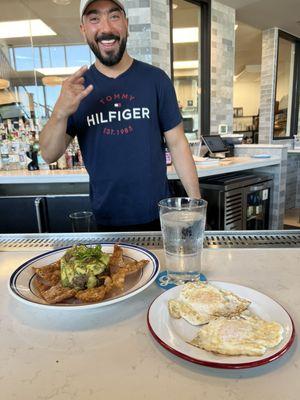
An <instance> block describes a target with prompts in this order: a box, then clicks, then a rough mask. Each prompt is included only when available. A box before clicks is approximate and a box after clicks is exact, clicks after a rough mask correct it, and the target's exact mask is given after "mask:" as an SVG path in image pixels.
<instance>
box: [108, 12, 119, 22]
mask: <svg viewBox="0 0 300 400" xmlns="http://www.w3.org/2000/svg"><path fill="white" fill-rule="evenodd" d="M109 18H110V19H111V20H112V21H116V20H118V19H120V13H119V12H115V13H112V14H110V17H109Z"/></svg>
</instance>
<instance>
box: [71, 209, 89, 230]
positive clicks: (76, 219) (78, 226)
mask: <svg viewBox="0 0 300 400" xmlns="http://www.w3.org/2000/svg"><path fill="white" fill-rule="evenodd" d="M92 215H93V213H92V212H91V211H77V212H74V213H71V214H69V218H70V219H71V223H72V230H73V232H89V231H90V228H91V220H92Z"/></svg>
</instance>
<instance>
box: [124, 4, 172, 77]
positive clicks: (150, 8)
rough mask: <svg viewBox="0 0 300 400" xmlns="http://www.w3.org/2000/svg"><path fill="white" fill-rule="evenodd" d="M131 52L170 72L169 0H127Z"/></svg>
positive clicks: (141, 59) (129, 51) (135, 56)
mask: <svg viewBox="0 0 300 400" xmlns="http://www.w3.org/2000/svg"><path fill="white" fill-rule="evenodd" d="M125 7H126V12H127V16H128V19H129V38H128V45H127V49H128V53H129V54H130V55H131V56H132V57H134V58H136V59H138V60H140V61H144V62H147V63H149V64H152V65H155V66H157V67H159V68H161V69H163V70H164V71H165V72H166V73H167V74H168V75H170V71H171V69H170V13H169V0H151V1H150V0H127V1H125Z"/></svg>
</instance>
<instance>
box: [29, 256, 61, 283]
mask: <svg viewBox="0 0 300 400" xmlns="http://www.w3.org/2000/svg"><path fill="white" fill-rule="evenodd" d="M33 269H34V271H35V273H36V274H37V275H38V276H39V277H40V278H42V279H43V280H44V281H45V284H49V286H54V285H57V284H58V283H59V282H60V261H56V262H55V263H53V264H49V265H46V266H45V267H42V268H33Z"/></svg>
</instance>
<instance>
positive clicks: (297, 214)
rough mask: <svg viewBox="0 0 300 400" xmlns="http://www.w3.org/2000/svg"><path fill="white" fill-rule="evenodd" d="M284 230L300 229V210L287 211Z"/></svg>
mask: <svg viewBox="0 0 300 400" xmlns="http://www.w3.org/2000/svg"><path fill="white" fill-rule="evenodd" d="M284 228H286V229H293V228H294V229H295V228H299V229H300V208H291V209H290V210H287V211H286V213H285V216H284Z"/></svg>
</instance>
